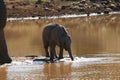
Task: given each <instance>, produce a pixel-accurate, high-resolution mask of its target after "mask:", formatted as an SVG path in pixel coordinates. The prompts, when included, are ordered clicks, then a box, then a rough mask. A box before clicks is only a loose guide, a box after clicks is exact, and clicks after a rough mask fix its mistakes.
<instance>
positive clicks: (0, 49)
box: [0, 0, 12, 65]
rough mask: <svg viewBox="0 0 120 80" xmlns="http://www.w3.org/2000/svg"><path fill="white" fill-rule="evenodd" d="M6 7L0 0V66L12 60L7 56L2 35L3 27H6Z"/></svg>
mask: <svg viewBox="0 0 120 80" xmlns="http://www.w3.org/2000/svg"><path fill="white" fill-rule="evenodd" d="M6 19H7V16H6V6H5V3H4V2H3V0H0V65H1V64H4V63H10V62H11V61H12V60H11V58H10V57H9V55H8V51H7V45H6V41H5V35H4V30H3V29H4V27H5V25H6Z"/></svg>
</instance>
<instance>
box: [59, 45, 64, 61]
mask: <svg viewBox="0 0 120 80" xmlns="http://www.w3.org/2000/svg"><path fill="white" fill-rule="evenodd" d="M62 58H63V48H62V47H60V52H59V59H62Z"/></svg>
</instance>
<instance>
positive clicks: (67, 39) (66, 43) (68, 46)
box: [61, 27, 74, 60]
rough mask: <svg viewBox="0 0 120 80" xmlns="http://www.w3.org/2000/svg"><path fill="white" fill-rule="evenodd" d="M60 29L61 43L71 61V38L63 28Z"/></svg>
mask: <svg viewBox="0 0 120 80" xmlns="http://www.w3.org/2000/svg"><path fill="white" fill-rule="evenodd" d="M61 28H62V42H63V48H64V49H65V50H66V51H68V53H69V56H70V58H71V59H72V60H74V59H73V56H72V51H71V42H72V41H71V38H70V36H69V34H68V33H67V30H65V28H64V27H61Z"/></svg>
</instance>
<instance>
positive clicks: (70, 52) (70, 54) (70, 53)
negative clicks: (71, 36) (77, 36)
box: [68, 49, 74, 61]
mask: <svg viewBox="0 0 120 80" xmlns="http://www.w3.org/2000/svg"><path fill="white" fill-rule="evenodd" d="M68 53H69V56H70V58H71V60H72V61H73V60H74V58H73V56H72V51H71V49H69V50H68Z"/></svg>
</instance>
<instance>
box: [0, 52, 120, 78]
mask: <svg viewBox="0 0 120 80" xmlns="http://www.w3.org/2000/svg"><path fill="white" fill-rule="evenodd" d="M106 55H108V54H106ZM118 55H119V54H118ZM91 56H92V57H88V56H86V57H75V60H74V61H71V60H70V58H64V59H62V60H60V61H59V62H58V61H56V62H55V63H45V62H42V61H37V62H33V60H32V59H30V58H25V57H19V58H15V57H13V62H12V63H11V64H6V65H3V66H2V67H0V73H1V74H2V75H1V76H2V77H0V80H119V79H120V70H119V68H120V55H119V56H117V57H115V56H114V55H113V56H110V57H108V56H107V57H105V56H104V57H103V55H98V56H99V57H96V56H97V54H96V55H95V54H91ZM38 58H44V57H37V59H38Z"/></svg>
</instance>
